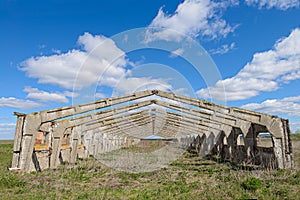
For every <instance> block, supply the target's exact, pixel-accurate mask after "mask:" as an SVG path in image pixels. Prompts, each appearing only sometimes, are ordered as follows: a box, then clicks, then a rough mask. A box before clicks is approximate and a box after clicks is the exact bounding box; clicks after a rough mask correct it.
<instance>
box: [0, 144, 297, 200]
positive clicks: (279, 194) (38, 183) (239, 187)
mask: <svg viewBox="0 0 300 200" xmlns="http://www.w3.org/2000/svg"><path fill="white" fill-rule="evenodd" d="M299 147H300V141H296V142H294V143H293V148H294V149H295V154H294V155H295V159H296V162H299V158H300V148H299ZM12 148H13V146H12V144H0V177H1V178H0V199H251V198H252V199H300V170H299V163H296V164H297V165H296V169H294V170H277V171H276V170H274V171H268V170H252V171H248V170H240V169H237V168H235V167H232V166H231V165H230V164H226V163H224V164H216V163H215V162H213V161H210V160H202V159H200V158H199V157H198V156H197V155H195V154H192V153H188V152H187V153H185V154H184V155H183V156H182V157H180V158H179V159H178V160H176V161H175V162H173V163H172V164H171V165H170V166H169V167H167V168H163V169H160V170H157V171H153V172H144V173H126V172H119V171H115V170H113V169H110V168H107V167H105V166H103V165H101V163H99V162H98V161H96V160H93V159H92V158H89V159H87V160H83V161H80V162H79V163H78V164H77V166H75V168H73V169H72V168H70V166H67V165H65V166H61V167H60V168H59V169H57V170H45V171H43V172H42V173H29V174H27V173H21V172H9V171H8V170H7V167H9V166H10V164H11V157H12Z"/></svg>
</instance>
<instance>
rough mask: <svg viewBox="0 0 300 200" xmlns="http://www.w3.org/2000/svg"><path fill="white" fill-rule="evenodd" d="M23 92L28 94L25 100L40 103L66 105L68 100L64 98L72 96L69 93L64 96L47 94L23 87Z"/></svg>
mask: <svg viewBox="0 0 300 200" xmlns="http://www.w3.org/2000/svg"><path fill="white" fill-rule="evenodd" d="M23 91H24V92H27V93H28V94H27V96H26V98H28V99H35V100H38V101H42V102H58V103H68V102H69V100H68V99H67V97H66V96H69V95H70V96H72V95H73V94H72V93H71V92H66V93H65V94H62V93H49V92H46V91H42V90H39V89H37V88H32V87H25V88H24V90H23Z"/></svg>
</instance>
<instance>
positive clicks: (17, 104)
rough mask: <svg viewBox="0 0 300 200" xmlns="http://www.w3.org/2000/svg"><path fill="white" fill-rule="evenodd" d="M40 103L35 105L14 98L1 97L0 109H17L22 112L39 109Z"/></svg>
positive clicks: (28, 101)
mask: <svg viewBox="0 0 300 200" xmlns="http://www.w3.org/2000/svg"><path fill="white" fill-rule="evenodd" d="M41 106H42V104H41V103H37V102H34V101H30V100H22V99H16V98H14V97H8V98H6V97H1V98H0V107H9V108H17V109H22V110H29V109H32V108H38V107H41Z"/></svg>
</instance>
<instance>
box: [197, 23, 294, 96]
mask: <svg viewBox="0 0 300 200" xmlns="http://www.w3.org/2000/svg"><path fill="white" fill-rule="evenodd" d="M299 78H300V29H299V28H298V29H295V30H293V31H292V32H291V34H290V35H289V36H288V37H285V38H281V39H280V40H278V41H277V42H276V43H275V45H274V48H273V49H272V50H269V51H265V52H260V53H255V54H254V56H253V59H252V61H251V62H249V63H247V64H246V65H245V66H244V67H243V69H242V70H241V71H240V72H239V73H238V74H237V75H236V76H234V77H231V78H227V79H224V80H220V81H218V82H217V83H216V85H215V86H213V87H209V88H204V89H201V90H199V91H198V92H197V93H198V95H199V96H201V97H203V98H210V97H212V98H214V99H219V100H243V99H248V98H251V97H254V96H257V95H258V94H259V93H260V92H269V91H275V90H277V89H278V88H279V86H280V84H281V83H288V82H289V81H292V80H296V79H299ZM224 92H225V94H226V97H225V96H224Z"/></svg>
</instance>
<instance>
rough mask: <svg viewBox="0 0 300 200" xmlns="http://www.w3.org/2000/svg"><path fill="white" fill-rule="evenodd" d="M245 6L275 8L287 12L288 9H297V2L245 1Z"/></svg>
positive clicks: (293, 0) (285, 0)
mask: <svg viewBox="0 0 300 200" xmlns="http://www.w3.org/2000/svg"><path fill="white" fill-rule="evenodd" d="M246 3H247V5H254V6H258V7H259V8H260V9H261V8H267V9H271V8H277V9H279V10H287V9H289V8H298V7H299V4H300V3H299V0H246Z"/></svg>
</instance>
